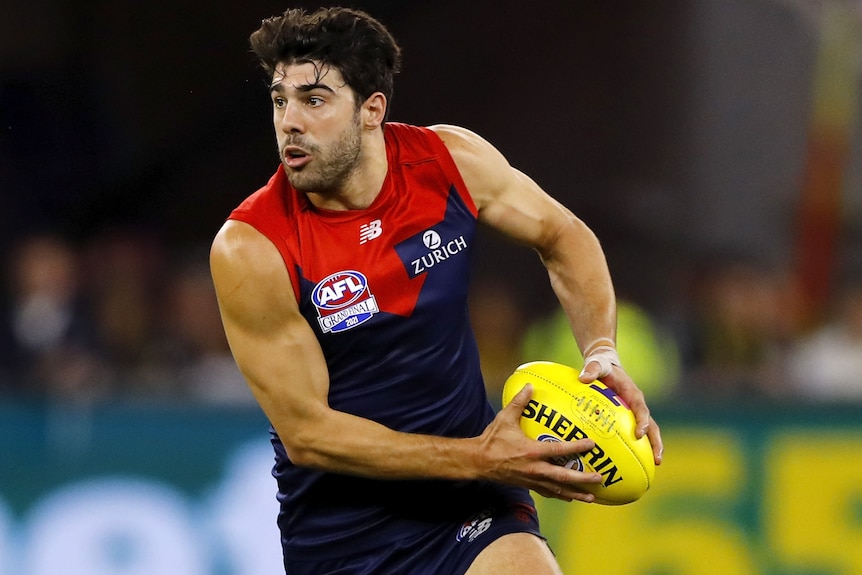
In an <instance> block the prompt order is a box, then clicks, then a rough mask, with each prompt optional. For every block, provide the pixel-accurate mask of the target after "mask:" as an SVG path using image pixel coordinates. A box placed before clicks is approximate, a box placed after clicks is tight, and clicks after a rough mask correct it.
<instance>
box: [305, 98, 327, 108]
mask: <svg viewBox="0 0 862 575" xmlns="http://www.w3.org/2000/svg"><path fill="white" fill-rule="evenodd" d="M323 102H324V100H323V98H321V97H320V96H311V97H310V98H308V105H309V106H312V107H315V108H316V107H317V106H321V105H323Z"/></svg>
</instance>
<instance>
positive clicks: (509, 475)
mask: <svg viewBox="0 0 862 575" xmlns="http://www.w3.org/2000/svg"><path fill="white" fill-rule="evenodd" d="M532 394H533V388H532V386H531V385H529V384H528V385H526V386H524V389H522V390H521V391H520V392H519V393H518V394H517V395H515V397H514V398H512V401H511V402H510V403H509V404H508V405H507V406H506V407H504V408H503V409H502V410H501V411H500V413H498V414H497V417H495V418H494V421H492V422H491V423H490V424H489V425H488V427H486V428H485V431H484V432H483V433H482V435H480V436H479V437H478V438H477V439H478V440H479V442H480V447H479V452H478V457H479V460H480V461H481V462H482V463H481V465H482V469H483V472H482V476H483V478H484V479H489V480H492V481H497V482H501V483H508V484H512V485H519V486H521V487H526V488H528V489H532V490H533V491H535V492H536V493H538V494H539V495H542V496H544V497H550V498H555V499H562V500H563V501H573V500H578V501H584V502H587V503H590V502H592V501H593V500H595V496H593V495H592V494H591V493H587V492H586V491H584V490H583V489H582V486H583V485H585V484H590V483H601V482H602V479H603V478H602V476H601V475H600V474H598V473H591V472H583V471H575V470H573V469H567V468H565V467H562V466H560V465H554V464H553V463H551V462H550V460H552V459H554V458H556V457H565V456H571V455H574V454H581V453H585V452H588V451H590V450H591V449H593V448H594V447H595V442H594V441H593V440H592V439H580V440H578V441H566V442H556V441H553V442H551V441H547V442H546V441H538V440H534V439H530V438H529V437H527V436H526V435H525V434H524V432H523V430H522V429H521V427H520V423H519V421H520V417H521V413H522V412H523V411H524V408H525V407H526V406H527V403H528V402H529V401H530V397H531V396H532Z"/></svg>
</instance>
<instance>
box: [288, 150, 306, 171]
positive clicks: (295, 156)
mask: <svg viewBox="0 0 862 575" xmlns="http://www.w3.org/2000/svg"><path fill="white" fill-rule="evenodd" d="M282 158H283V159H284V165H285V166H287V167H288V168H292V169H296V168H301V167H302V166H304V165H305V164H307V163H308V162H310V161H311V156H309V155H308V153H306V152H305V151H304V150H301V149H299V148H285V149H284V151H283V152H282Z"/></svg>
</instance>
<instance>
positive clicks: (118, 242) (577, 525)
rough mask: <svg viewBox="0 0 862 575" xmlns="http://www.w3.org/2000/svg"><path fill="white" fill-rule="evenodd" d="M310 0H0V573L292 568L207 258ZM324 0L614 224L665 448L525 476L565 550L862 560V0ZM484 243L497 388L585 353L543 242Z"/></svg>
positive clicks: (420, 117)
mask: <svg viewBox="0 0 862 575" xmlns="http://www.w3.org/2000/svg"><path fill="white" fill-rule="evenodd" d="M321 4H322V5H329V4H336V3H334V2H316V3H311V2H288V3H284V2H273V1H264V0H245V1H244V2H234V3H226V2H225V3H205V2H202V1H199V0H175V1H174V2H170V3H158V2H149V3H144V2H133V1H131V0H112V1H110V2H109V1H105V0H101V1H100V0H27V1H24V0H4V1H3V5H2V10H0V261H2V262H3V263H2V267H0V274H2V278H0V279H2V287H0V575H47V574H48V573H51V574H53V573H57V572H63V573H68V574H70V575H138V574H148V575H153V574H174V573H183V574H185V575H198V574H200V575H252V574H254V575H261V574H263V573H278V572H279V569H280V566H279V565H280V560H279V556H278V555H279V549H278V542H277V533H276V532H275V528H274V513H275V501H274V496H273V493H272V491H273V490H274V482H272V480H271V479H270V478H269V476H268V473H269V466H270V464H271V459H272V458H271V455H270V452H269V445H268V441H267V435H266V428H267V423H266V421H265V419H264V418H263V416H262V414H261V413H260V411H259V410H258V409H257V408H256V406H255V405H254V404H253V402H252V401H251V398H250V395H249V393H248V391H247V390H246V388H245V385H244V384H243V382H242V381H241V379H240V378H239V375H238V374H237V372H236V369H235V367H234V366H233V364H232V361H231V359H230V357H229V353H228V350H227V348H226V345H225V342H224V338H223V336H222V333H221V327H220V324H219V320H218V316H217V310H216V309H215V302H214V295H213V293H212V288H211V285H210V283H209V276H208V270H207V261H206V257H207V248H208V246H209V242H210V239H211V238H212V236H213V234H214V233H215V231H216V230H217V229H218V227H219V226H220V224H221V222H222V221H223V219H224V217H225V216H226V215H227V213H228V212H229V210H230V209H231V208H232V207H233V206H234V205H236V204H237V203H238V202H239V201H240V200H241V199H242V198H243V197H245V196H246V195H247V194H249V193H251V192H252V191H253V190H255V189H256V188H257V187H258V186H260V185H261V184H262V183H264V182H265V181H266V179H267V178H268V177H269V175H270V174H271V172H272V171H273V170H274V169H275V166H276V162H277V159H276V155H275V153H274V145H273V137H272V132H271V126H270V124H269V108H268V101H267V97H266V93H265V84H264V79H263V77H262V75H261V74H260V72H259V71H258V70H257V69H256V68H255V64H254V62H253V60H252V58H251V56H250V54H249V51H248V47H247V37H248V34H249V33H250V32H251V31H252V30H254V29H255V28H256V27H257V25H258V23H259V21H260V19H261V18H264V17H266V16H269V15H273V14H277V13H280V12H282V11H283V10H284V9H285V8H286V7H288V6H305V7H308V8H314V7H317V6H318V5H321ZM339 4H343V5H350V6H354V7H359V8H363V9H366V10H368V11H369V12H371V13H372V14H374V15H375V16H376V17H378V18H379V19H381V20H382V21H383V22H384V23H386V24H387V25H388V26H390V28H391V30H392V31H393V33H394V34H395V36H396V37H397V38H398V39H399V41H400V42H401V44H402V47H403V48H404V52H405V58H404V71H403V73H402V74H401V75H400V76H399V77H398V79H397V80H396V91H395V98H394V101H393V102H392V116H391V117H392V119H393V120H396V121H405V122H410V123H417V124H431V123H439V122H444V123H454V124H460V125H463V126H466V127H468V128H471V129H473V130H475V131H477V132H478V133H480V134H482V135H484V136H485V137H486V138H487V139H489V140H490V141H491V142H492V143H494V144H495V145H497V146H498V147H499V148H500V149H501V150H502V151H503V152H504V153H505V154H506V155H507V156H508V157H509V159H510V161H511V162H512V163H513V164H514V165H516V166H517V167H518V168H520V169H521V170H523V171H525V172H526V173H528V174H530V175H532V176H533V177H534V179H536V180H537V181H538V182H539V183H540V184H541V185H542V186H543V187H544V188H545V189H546V190H547V191H549V193H551V194H552V195H554V196H555V197H557V198H558V199H560V200H561V201H562V202H564V203H565V204H566V205H568V206H569V207H570V208H571V209H572V210H573V211H575V213H576V214H578V215H579V216H580V217H581V218H582V219H584V220H585V221H586V222H587V223H588V224H589V225H590V226H591V227H593V229H594V230H595V231H596V232H597V234H598V235H599V237H600V239H601V240H602V242H603V245H604V246H605V249H606V251H607V254H608V258H609V263H610V266H611V269H612V272H613V274H614V276H615V278H616V282H617V287H618V292H619V297H620V302H621V313H620V335H619V340H620V341H619V345H620V353H621V356H622V358H623V360H624V362H625V363H626V365H627V366H628V368H629V370H630V371H631V372H632V373H633V375H635V378H636V380H637V381H639V382H640V383H641V385H642V387H643V388H644V389H645V390H646V392H647V394H648V397H649V398H650V400H651V404H652V407H653V411H654V412H655V415H656V416H657V419H658V420H659V422H660V423H662V425H663V430H664V433H665V436H666V437H665V439H666V445H667V451H666V454H667V459H666V464H665V465H663V466H662V467H661V468H660V469H659V471H658V475H657V482H656V486H655V488H654V489H653V490H652V491H651V492H650V493H649V494H648V495H647V496H646V497H645V498H644V499H643V500H641V501H640V502H638V503H636V504H634V505H630V506H626V507H623V508H618V509H615V508H614V509H612V508H603V507H598V506H594V507H588V506H577V505H557V504H553V503H548V502H541V503H542V505H541V511H542V516H543V521H544V522H545V524H546V526H547V528H548V533H549V536H550V539H551V541H552V543H553V544H554V547H555V549H556V550H557V552H558V555H559V556H560V559H561V561H562V563H563V565H564V567H565V569H566V572H567V573H571V574H573V575H574V574H577V573H598V572H601V573H608V574H612V575H614V574H633V575H689V574H690V575H707V574H713V573H723V574H725V575H737V574H746V575H748V574H764V575H851V574H852V575H856V574H858V573H862V553H860V551H859V549H862V129H860V126H862V123H860V121H859V117H860V112H862V96H860V87H862V3H860V2H859V1H858V0H819V1H817V0H660V1H657V2H648V3H647V2H640V1H636V0H622V1H619V2H613V3H609V2H601V1H584V2H568V1H563V0H559V1H544V0H537V1H535V2H530V3H528V4H525V3H522V2H515V1H512V0H499V1H492V0H472V1H461V0H439V1H437V2H407V1H396V0H388V1H387V0H376V1H375V0H368V1H364V2H348V1H345V2H341V3H339ZM480 242H481V244H482V245H481V246H480V251H479V256H478V258H477V261H476V275H475V278H474V283H475V285H474V290H473V295H474V298H475V301H474V302H473V303H474V305H473V313H474V316H475V317H474V321H475V327H476V330H477V335H478V337H479V340H480V347H481V350H482V354H483V364H484V369H485V373H486V377H487V383H488V387H489V391H490V393H491V396H492V397H494V398H496V397H499V389H500V388H501V386H502V382H503V380H504V379H505V377H506V375H507V374H508V373H510V372H511V371H512V370H513V369H514V368H515V367H516V366H517V365H518V364H519V363H520V362H521V361H523V360H528V359H556V360H558V361H564V362H566V363H572V364H576V363H577V362H578V361H580V358H579V357H578V356H577V350H576V349H574V348H572V346H571V345H570V344H568V343H567V342H566V340H565V333H564V332H565V329H564V328H562V329H561V327H560V324H559V317H557V316H555V314H554V312H553V309H554V307H553V303H554V301H553V296H552V293H551V291H550V288H549V286H548V285H547V278H546V276H545V275H544V272H543V270H542V268H541V265H540V263H539V261H538V260H537V258H536V257H535V256H534V254H532V253H529V252H528V251H526V250H523V249H520V248H516V247H513V246H509V245H506V244H505V243H503V242H501V240H500V239H499V238H496V237H493V236H491V235H482V236H481V237H480ZM513 278H516V280H517V281H515V280H513ZM417 496H421V494H417Z"/></svg>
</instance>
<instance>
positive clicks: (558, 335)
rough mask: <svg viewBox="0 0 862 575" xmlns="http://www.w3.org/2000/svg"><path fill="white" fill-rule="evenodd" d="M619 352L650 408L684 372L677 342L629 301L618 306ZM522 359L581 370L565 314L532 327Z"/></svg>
mask: <svg viewBox="0 0 862 575" xmlns="http://www.w3.org/2000/svg"><path fill="white" fill-rule="evenodd" d="M617 351H618V352H619V355H620V361H621V362H622V364H623V367H624V368H625V370H626V371H627V372H628V374H629V375H630V376H631V377H632V379H633V380H634V381H635V383H636V384H637V385H638V387H639V388H640V389H641V391H643V392H644V394H645V395H646V397H647V400H648V401H649V402H650V403H651V404H652V403H658V402H660V401H662V400H664V399H667V397H669V396H670V395H671V394H672V393H673V391H674V389H675V387H676V385H677V383H678V381H679V377H680V369H681V364H680V353H679V349H678V348H677V345H676V342H675V341H674V340H673V338H672V337H670V335H669V334H668V333H666V332H665V331H664V330H663V329H661V327H660V326H659V325H658V324H657V323H656V322H655V321H654V320H653V318H652V317H651V316H650V315H649V314H648V313H647V312H646V311H645V310H643V309H642V308H641V307H640V306H637V305H635V304H634V303H632V302H630V301H624V300H621V301H619V302H618V303H617ZM521 355H522V358H523V361H537V360H547V361H555V362H557V363H562V364H565V365H570V366H572V367H574V368H576V369H578V370H580V369H581V367H582V366H583V361H584V359H583V356H582V355H581V351H580V349H579V348H578V346H577V344H576V343H575V339H574V337H573V336H572V331H571V327H570V326H569V322H568V319H567V318H566V315H565V314H564V313H563V311H562V310H559V311H557V312H555V313H554V314H553V315H551V316H550V317H548V318H546V319H544V320H542V321H539V322H537V323H535V324H533V325H532V326H531V327H530V329H529V331H528V332H527V333H526V335H525V337H524V343H523V348H522V353H521Z"/></svg>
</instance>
